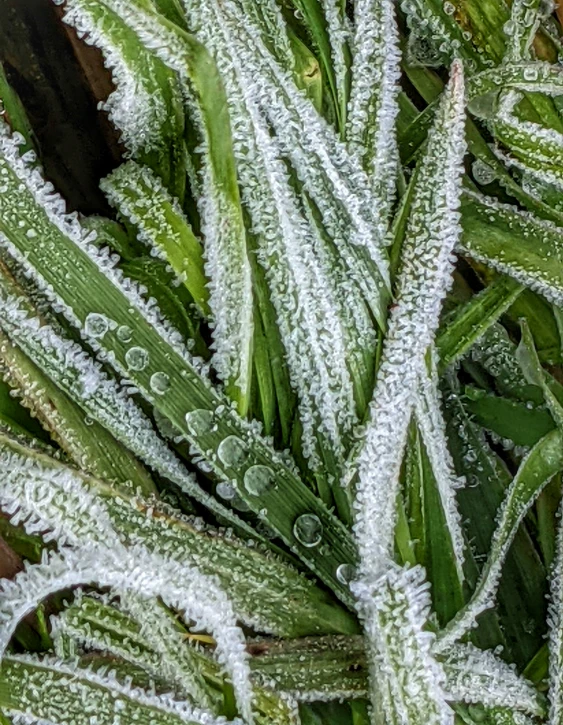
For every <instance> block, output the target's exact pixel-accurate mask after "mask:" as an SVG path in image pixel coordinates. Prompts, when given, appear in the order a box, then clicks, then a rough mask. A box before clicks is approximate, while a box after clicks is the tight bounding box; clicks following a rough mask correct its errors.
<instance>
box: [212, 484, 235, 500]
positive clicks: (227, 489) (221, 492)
mask: <svg viewBox="0 0 563 725" xmlns="http://www.w3.org/2000/svg"><path fill="white" fill-rule="evenodd" d="M215 492H216V493H217V496H220V497H221V498H224V499H226V500H227V501H230V500H231V499H233V498H234V497H235V496H236V495H237V492H236V489H235V488H234V486H233V485H232V484H230V483H228V482H227V481H221V483H218V484H217V487H216V488H215Z"/></svg>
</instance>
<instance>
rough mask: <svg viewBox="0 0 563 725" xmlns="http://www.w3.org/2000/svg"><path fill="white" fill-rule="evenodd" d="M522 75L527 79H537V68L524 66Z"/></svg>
mask: <svg viewBox="0 0 563 725" xmlns="http://www.w3.org/2000/svg"><path fill="white" fill-rule="evenodd" d="M522 75H523V76H524V78H525V79H526V80H527V81H537V79H538V70H537V68H533V67H532V68H524V70H523V71H522Z"/></svg>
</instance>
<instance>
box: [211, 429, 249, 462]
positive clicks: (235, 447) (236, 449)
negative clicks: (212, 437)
mask: <svg viewBox="0 0 563 725" xmlns="http://www.w3.org/2000/svg"><path fill="white" fill-rule="evenodd" d="M217 455H218V456H219V460H220V461H221V463H222V464H223V465H224V466H230V467H231V468H235V467H236V466H240V465H241V464H242V463H244V462H245V461H246V457H247V455H248V452H247V450H246V446H245V445H244V443H243V441H242V440H241V439H240V438H238V437H237V436H227V438H225V440H223V441H221V443H220V444H219V448H218V449H217Z"/></svg>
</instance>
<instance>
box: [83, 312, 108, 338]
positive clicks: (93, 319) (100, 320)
mask: <svg viewBox="0 0 563 725" xmlns="http://www.w3.org/2000/svg"><path fill="white" fill-rule="evenodd" d="M84 330H85V332H86V334H87V335H88V336H89V337H97V338H100V337H103V336H104V335H105V334H106V332H107V331H108V330H109V320H108V318H107V317H106V316H105V315H100V314H99V313H98V312H90V314H89V315H88V316H87V317H86V320H85V322H84Z"/></svg>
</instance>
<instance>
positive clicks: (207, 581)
mask: <svg viewBox="0 0 563 725" xmlns="http://www.w3.org/2000/svg"><path fill="white" fill-rule="evenodd" d="M79 584H96V585H98V586H101V587H110V588H111V589H112V590H113V591H114V592H115V593H116V594H117V595H120V594H123V595H124V596H125V599H126V600H127V596H128V594H129V592H132V593H133V594H134V595H135V596H140V597H146V598H148V599H151V598H155V597H161V598H162V600H163V601H164V602H165V603H166V604H167V605H169V606H171V607H173V608H175V609H177V610H179V611H182V612H183V616H184V617H185V618H186V619H187V620H189V619H192V620H195V626H196V627H200V628H202V629H205V630H206V631H209V632H211V633H212V634H213V636H214V637H215V639H216V641H217V655H218V659H219V661H220V662H221V663H222V664H223V665H224V666H225V668H226V669H227V671H228V673H229V675H230V677H231V679H232V682H233V686H234V689H235V693H236V694H237V698H238V699H239V703H240V705H241V709H242V711H243V713H244V716H245V719H246V720H247V721H248V722H252V713H251V701H252V690H251V685H250V670H249V667H248V664H247V661H246V653H245V641H244V636H243V634H242V632H241V630H240V629H239V627H238V626H237V624H236V618H235V615H234V612H233V610H232V606H231V603H230V602H229V600H228V599H227V597H226V595H225V594H224V593H223V591H222V590H221V589H220V588H219V586H218V585H217V583H216V582H215V580H214V579H213V578H211V577H206V576H203V575H202V574H201V573H200V572H198V571H197V570H196V569H191V570H189V571H188V572H187V571H186V567H185V566H181V565H178V564H175V563H173V562H171V561H170V560H166V559H163V557H162V556H160V555H158V554H151V553H149V552H148V551H147V550H146V549H143V548H141V547H138V546H133V547H130V548H129V549H125V548H124V547H119V546H117V547H113V548H112V549H109V548H106V547H105V546H104V547H97V546H93V545H86V546H82V547H79V548H74V549H67V548H64V547H63V548H61V550H60V551H59V552H58V553H51V554H47V553H45V554H44V556H43V559H42V561H41V563H40V564H36V565H31V566H27V567H26V569H24V571H22V572H21V573H19V574H18V575H16V577H15V578H14V579H13V580H12V581H8V580H2V584H1V591H0V593H1V597H0V623H1V628H0V656H1V655H2V654H3V653H4V651H5V649H6V646H7V644H8V642H9V639H10V637H11V636H12V634H13V632H14V630H15V628H16V626H17V624H18V622H19V621H20V620H21V619H22V618H23V617H24V616H25V615H26V614H28V613H29V612H31V611H33V610H34V609H35V608H36V607H37V605H38V604H39V603H40V602H41V600H42V599H44V598H45V597H47V596H49V595H50V594H53V593H54V592H57V591H61V590H63V589H67V588H71V587H74V586H76V585H79ZM134 609H135V611H136V612H137V613H139V609H137V608H135V607H134ZM141 611H142V609H141Z"/></svg>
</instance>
